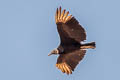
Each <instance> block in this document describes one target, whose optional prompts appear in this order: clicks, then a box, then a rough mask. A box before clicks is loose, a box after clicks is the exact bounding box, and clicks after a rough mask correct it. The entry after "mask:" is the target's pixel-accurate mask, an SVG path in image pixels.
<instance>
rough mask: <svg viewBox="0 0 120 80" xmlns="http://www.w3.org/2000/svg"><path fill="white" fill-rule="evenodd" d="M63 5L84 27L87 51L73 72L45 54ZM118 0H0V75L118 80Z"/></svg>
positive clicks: (21, 79) (54, 41) (4, 78)
mask: <svg viewBox="0 0 120 80" xmlns="http://www.w3.org/2000/svg"><path fill="white" fill-rule="evenodd" d="M59 6H62V8H65V9H67V10H69V11H70V13H71V14H72V15H73V16H75V18H76V19H77V20H78V21H79V22H80V24H81V25H82V26H83V27H84V28H85V30H86V31H87V42H91V41H95V42H96V44H97V45H96V46H97V48H96V49H95V50H88V51H87V53H86V56H85V58H84V59H83V60H82V61H81V63H80V64H79V65H78V66H77V68H76V69H75V71H74V72H73V74H72V75H70V76H67V75H66V74H62V73H61V71H60V70H58V69H57V68H56V67H55V63H56V59H57V56H50V57H48V56H47V55H48V53H50V51H51V50H52V49H54V48H56V47H57V46H58V45H59V35H58V33H57V29H56V24H55V20H54V14H55V11H56V8H57V7H59ZM119 41H120V0H0V80H120V51H119V50H120V42H119Z"/></svg>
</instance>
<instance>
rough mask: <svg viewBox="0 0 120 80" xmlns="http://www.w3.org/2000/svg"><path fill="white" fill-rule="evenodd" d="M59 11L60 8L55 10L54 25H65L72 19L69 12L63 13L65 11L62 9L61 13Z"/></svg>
mask: <svg viewBox="0 0 120 80" xmlns="http://www.w3.org/2000/svg"><path fill="white" fill-rule="evenodd" d="M61 10H62V8H61V6H60V7H59V8H57V10H56V15H55V22H56V23H59V22H62V23H66V22H67V21H69V20H70V19H71V18H72V15H69V11H67V12H65V11H66V9H63V10H62V12H61ZM68 15H69V16H68Z"/></svg>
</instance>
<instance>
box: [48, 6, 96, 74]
mask: <svg viewBox="0 0 120 80" xmlns="http://www.w3.org/2000/svg"><path fill="white" fill-rule="evenodd" d="M55 21H56V25H57V30H58V33H59V36H60V41H61V42H60V45H59V46H58V48H56V49H54V50H53V51H52V52H51V53H50V54H49V55H48V56H50V55H52V54H59V57H58V59H57V63H56V67H57V68H58V69H60V70H61V71H62V72H63V73H66V74H72V71H74V69H75V67H76V66H77V64H78V63H79V62H80V61H81V60H82V59H83V57H84V55H85V53H86V49H89V48H92V49H94V48H95V42H91V43H84V44H83V43H81V42H82V41H84V40H86V32H85V30H84V28H83V27H82V26H81V25H80V24H79V22H78V21H77V20H76V19H75V18H74V17H73V16H72V15H69V11H67V12H66V10H65V9H64V10H63V11H62V12H61V7H60V8H59V9H58V8H57V10H56V15H55Z"/></svg>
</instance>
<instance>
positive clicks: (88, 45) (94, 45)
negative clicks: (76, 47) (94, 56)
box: [80, 42, 96, 49]
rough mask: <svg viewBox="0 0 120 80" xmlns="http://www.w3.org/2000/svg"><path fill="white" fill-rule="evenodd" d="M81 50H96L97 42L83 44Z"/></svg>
mask: <svg viewBox="0 0 120 80" xmlns="http://www.w3.org/2000/svg"><path fill="white" fill-rule="evenodd" d="M80 48H81V49H89V48H91V49H94V48H96V44H95V42H91V43H86V44H82V45H81V47H80Z"/></svg>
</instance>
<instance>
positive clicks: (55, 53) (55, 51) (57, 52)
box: [48, 49, 59, 56]
mask: <svg viewBox="0 0 120 80" xmlns="http://www.w3.org/2000/svg"><path fill="white" fill-rule="evenodd" d="M53 54H54V55H57V54H59V50H58V49H54V50H52V51H51V53H50V54H48V56H50V55H53Z"/></svg>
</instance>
